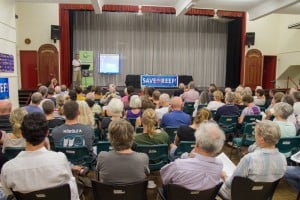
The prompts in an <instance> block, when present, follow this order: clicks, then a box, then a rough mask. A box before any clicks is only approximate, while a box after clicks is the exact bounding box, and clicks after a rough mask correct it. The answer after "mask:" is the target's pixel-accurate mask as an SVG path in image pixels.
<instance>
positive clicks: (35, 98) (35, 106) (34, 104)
mask: <svg viewBox="0 0 300 200" xmlns="http://www.w3.org/2000/svg"><path fill="white" fill-rule="evenodd" d="M42 99H43V96H42V94H41V93H39V92H35V93H33V94H32V95H31V103H30V104H29V105H28V106H25V109H26V111H27V112H28V113H33V112H39V113H43V114H44V112H43V110H42V108H40V107H39V105H40V103H41V101H42Z"/></svg>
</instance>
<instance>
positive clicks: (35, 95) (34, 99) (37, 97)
mask: <svg viewBox="0 0 300 200" xmlns="http://www.w3.org/2000/svg"><path fill="white" fill-rule="evenodd" d="M42 99H43V96H42V94H41V93H40V92H35V93H33V94H32V95H31V102H32V103H34V104H38V103H40V102H41V101H42Z"/></svg>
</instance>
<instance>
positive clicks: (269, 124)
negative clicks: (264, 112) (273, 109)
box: [255, 120, 281, 145]
mask: <svg viewBox="0 0 300 200" xmlns="http://www.w3.org/2000/svg"><path fill="white" fill-rule="evenodd" d="M255 132H256V134H257V135H258V136H260V137H262V138H263V139H264V141H265V143H267V144H270V145H275V144H277V142H278V140H279V139H280V137H281V134H280V128H279V126H278V124H277V123H276V122H273V121H270V120H262V121H260V122H258V123H257V124H256V126H255Z"/></svg>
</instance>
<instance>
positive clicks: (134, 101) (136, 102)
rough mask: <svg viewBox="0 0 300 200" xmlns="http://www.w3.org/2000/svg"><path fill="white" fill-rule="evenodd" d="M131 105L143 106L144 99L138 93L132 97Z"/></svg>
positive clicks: (135, 106)
mask: <svg viewBox="0 0 300 200" xmlns="http://www.w3.org/2000/svg"><path fill="white" fill-rule="evenodd" d="M129 107H130V108H141V107H142V101H141V99H140V97H139V96H138V95H132V96H131V97H130V102H129Z"/></svg>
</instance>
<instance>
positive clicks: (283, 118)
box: [273, 102, 296, 137]
mask: <svg viewBox="0 0 300 200" xmlns="http://www.w3.org/2000/svg"><path fill="white" fill-rule="evenodd" d="M273 109H274V116H275V119H274V122H276V123H277V124H278V125H279V128H280V131H281V137H293V136H296V126H295V124H293V123H292V122H290V121H288V120H287V119H288V117H289V116H290V115H291V114H293V107H292V106H291V105H290V104H288V103H285V102H279V103H276V104H274V106H273Z"/></svg>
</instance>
